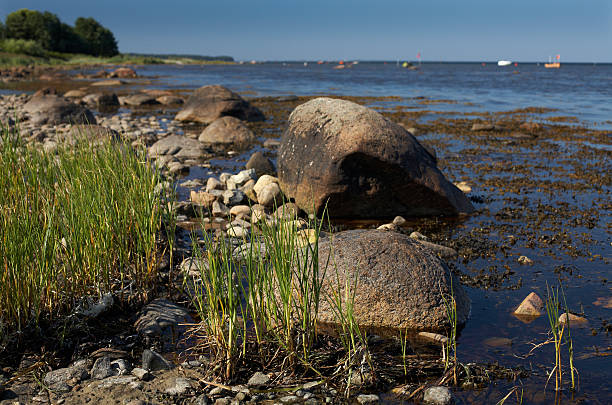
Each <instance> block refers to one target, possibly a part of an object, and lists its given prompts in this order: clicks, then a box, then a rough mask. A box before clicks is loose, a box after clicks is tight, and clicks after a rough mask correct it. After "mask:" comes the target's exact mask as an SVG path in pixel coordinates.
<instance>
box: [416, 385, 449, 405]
mask: <svg viewBox="0 0 612 405" xmlns="http://www.w3.org/2000/svg"><path fill="white" fill-rule="evenodd" d="M423 403H424V404H427V405H450V404H454V403H455V398H454V397H453V393H452V392H451V391H450V390H449V389H448V388H446V387H429V388H427V389H426V390H425V392H424V393H423Z"/></svg>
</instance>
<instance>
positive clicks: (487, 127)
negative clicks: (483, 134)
mask: <svg viewBox="0 0 612 405" xmlns="http://www.w3.org/2000/svg"><path fill="white" fill-rule="evenodd" d="M494 129H495V125H493V124H491V123H488V122H486V123H475V124H473V125H472V131H493V130H494Z"/></svg>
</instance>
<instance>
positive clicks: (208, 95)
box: [175, 85, 265, 124]
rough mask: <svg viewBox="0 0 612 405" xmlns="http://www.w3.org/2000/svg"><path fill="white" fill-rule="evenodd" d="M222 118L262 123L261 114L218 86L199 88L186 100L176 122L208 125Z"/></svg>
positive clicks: (262, 117)
mask: <svg viewBox="0 0 612 405" xmlns="http://www.w3.org/2000/svg"><path fill="white" fill-rule="evenodd" d="M224 116H232V117H236V118H239V119H241V120H244V121H263V120H264V119H265V116H264V115H263V113H262V112H261V111H260V110H259V109H257V108H255V107H253V106H252V105H251V104H250V103H249V102H248V101H246V100H244V99H243V98H242V97H240V96H239V95H238V94H236V93H234V92H232V91H230V90H228V89H227V88H225V87H223V86H219V85H211V86H204V87H200V88H199V89H197V90H195V91H194V92H193V94H192V95H191V96H190V97H189V99H187V101H186V102H185V105H184V106H183V108H182V109H181V111H179V112H178V114H177V115H176V118H175V119H176V120H177V121H196V122H201V123H204V124H210V123H211V122H213V121H214V120H216V119H217V118H220V117H224Z"/></svg>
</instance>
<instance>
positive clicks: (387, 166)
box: [277, 98, 473, 218]
mask: <svg viewBox="0 0 612 405" xmlns="http://www.w3.org/2000/svg"><path fill="white" fill-rule="evenodd" d="M277 169H278V178H279V183H280V186H281V189H282V191H283V192H284V193H285V195H286V196H287V197H288V198H290V199H291V198H293V199H295V202H296V203H297V204H298V206H299V207H300V208H302V209H303V210H304V211H307V212H309V213H312V212H313V208H314V211H315V212H316V213H317V214H319V215H320V214H321V213H322V211H323V209H324V207H325V204H326V203H327V208H328V211H329V214H330V216H332V217H337V218H338V217H343V218H392V217H394V216H396V215H405V216H423V215H454V214H457V213H459V212H472V211H473V207H472V205H471V203H470V202H469V200H468V199H467V198H466V196H465V195H464V194H463V193H462V192H461V191H460V190H459V189H457V187H455V186H454V185H453V184H452V183H450V182H449V181H448V180H446V178H445V177H444V175H443V174H442V173H441V172H440V171H439V170H438V168H437V167H436V165H435V161H434V160H433V158H432V157H431V156H430V154H429V153H428V152H427V151H426V150H425V149H424V148H423V147H422V146H421V144H419V142H418V141H417V140H416V139H415V138H414V137H413V136H412V135H410V134H409V133H408V132H407V131H406V130H405V129H403V128H402V127H400V126H399V125H397V124H395V123H393V122H391V121H389V120H388V119H386V118H384V117H383V116H382V115H381V114H379V113H377V112H375V111H373V110H371V109H369V108H366V107H363V106H360V105H358V104H355V103H352V102H350V101H343V100H334V99H330V98H317V99H314V100H311V101H309V102H307V103H305V104H302V105H300V106H298V107H297V108H296V109H295V110H294V111H293V112H292V113H291V116H290V117H289V123H288V126H287V129H286V130H285V132H284V133H283V137H282V141H281V146H280V150H279V155H278V160H277Z"/></svg>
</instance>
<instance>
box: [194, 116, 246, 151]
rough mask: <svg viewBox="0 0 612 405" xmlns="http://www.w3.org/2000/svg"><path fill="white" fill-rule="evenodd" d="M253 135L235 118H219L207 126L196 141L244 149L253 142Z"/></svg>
mask: <svg viewBox="0 0 612 405" xmlns="http://www.w3.org/2000/svg"><path fill="white" fill-rule="evenodd" d="M255 139H256V138H255V134H253V131H251V130H250V129H249V127H247V126H246V125H245V124H244V122H242V121H241V120H239V119H238V118H235V117H230V116H226V117H221V118H219V119H217V120H215V121H214V122H213V123H212V124H210V125H209V126H207V127H206V128H205V129H204V130H203V131H202V133H201V134H200V136H199V138H198V140H199V141H200V142H202V143H205V144H207V145H213V146H224V147H233V148H237V149H246V148H248V147H249V146H250V145H251V144H252V143H253V142H255Z"/></svg>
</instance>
